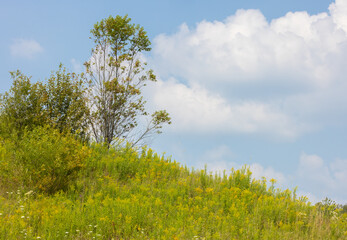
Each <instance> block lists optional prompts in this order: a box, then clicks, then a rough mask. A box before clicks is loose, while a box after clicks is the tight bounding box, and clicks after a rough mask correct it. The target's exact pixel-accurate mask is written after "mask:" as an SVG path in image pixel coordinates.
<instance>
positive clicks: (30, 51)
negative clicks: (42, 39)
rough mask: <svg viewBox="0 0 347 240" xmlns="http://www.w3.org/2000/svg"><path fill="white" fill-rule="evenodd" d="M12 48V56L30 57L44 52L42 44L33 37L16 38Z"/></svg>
mask: <svg viewBox="0 0 347 240" xmlns="http://www.w3.org/2000/svg"><path fill="white" fill-rule="evenodd" d="M10 50H11V55H12V56H14V57H21V58H28V59H32V58H33V57H34V56H35V55H37V54H39V53H41V52H43V48H42V46H41V45H40V44H39V43H38V42H37V41H35V40H33V39H14V40H13V43H12V45H11V46H10Z"/></svg>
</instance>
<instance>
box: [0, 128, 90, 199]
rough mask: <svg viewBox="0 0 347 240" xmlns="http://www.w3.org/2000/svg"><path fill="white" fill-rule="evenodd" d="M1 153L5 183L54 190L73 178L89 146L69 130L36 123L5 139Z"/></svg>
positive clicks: (37, 189) (68, 182)
mask: <svg viewBox="0 0 347 240" xmlns="http://www.w3.org/2000/svg"><path fill="white" fill-rule="evenodd" d="M0 154H1V155H0V157H1V161H0V172H1V173H2V177H1V183H2V184H1V185H2V186H6V185H10V186H12V187H13V185H16V187H17V188H24V189H31V190H35V191H42V192H46V193H49V194H52V193H55V192H57V191H59V190H66V189H67V187H68V186H69V185H70V184H71V183H73V182H74V180H75V179H76V177H77V174H78V172H79V170H81V168H83V166H84V164H85V161H86V158H87V157H88V156H89V154H90V150H89V149H88V148H87V147H86V146H84V145H83V144H82V143H80V142H79V141H78V140H76V139H75V138H74V137H73V136H72V135H71V134H69V133H65V134H61V133H60V132H59V131H58V130H56V129H53V128H49V127H37V128H34V129H33V130H32V131H28V130H26V131H24V134H23V136H22V137H21V138H20V139H19V140H15V141H13V142H11V141H9V140H6V141H3V143H2V145H1V146H0Z"/></svg>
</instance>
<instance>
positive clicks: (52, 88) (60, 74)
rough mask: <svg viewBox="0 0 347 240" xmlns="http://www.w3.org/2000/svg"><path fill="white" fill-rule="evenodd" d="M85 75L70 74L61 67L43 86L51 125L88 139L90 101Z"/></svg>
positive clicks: (61, 130) (44, 101)
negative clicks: (87, 95)
mask: <svg viewBox="0 0 347 240" xmlns="http://www.w3.org/2000/svg"><path fill="white" fill-rule="evenodd" d="M87 90H88V88H87V86H86V85H85V79H84V75H83V74H81V75H79V74H75V73H69V72H67V71H66V69H65V68H63V66H62V64H60V65H59V70H58V71H56V72H55V73H52V74H51V76H50V78H49V79H48V81H47V83H46V84H45V85H43V90H42V92H43V97H44V100H43V108H44V110H45V111H46V115H47V119H48V121H49V123H50V125H52V126H54V127H55V128H57V129H59V130H60V132H63V131H69V132H71V133H73V134H78V135H79V136H81V137H82V138H83V139H87V138H88V134H89V131H88V128H89V127H88V121H87V119H88V115H89V107H88V102H87V101H88V99H87V97H86V92H87Z"/></svg>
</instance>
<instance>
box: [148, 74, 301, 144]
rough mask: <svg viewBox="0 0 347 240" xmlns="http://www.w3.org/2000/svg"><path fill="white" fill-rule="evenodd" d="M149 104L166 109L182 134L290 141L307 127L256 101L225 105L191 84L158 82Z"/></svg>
mask: <svg viewBox="0 0 347 240" xmlns="http://www.w3.org/2000/svg"><path fill="white" fill-rule="evenodd" d="M150 94H151V103H152V104H153V105H155V106H156V108H160V109H161V108H163V109H167V110H168V112H169V113H170V115H171V117H172V120H173V122H174V126H173V127H171V128H170V129H171V130H172V131H175V132H185V133H189V132H190V133H192V132H194V133H209V134H211V133H224V134H230V133H234V132H241V133H260V134H262V133H268V132H270V133H271V134H270V135H272V136H274V137H280V138H283V137H284V138H286V139H287V138H294V137H296V136H297V135H298V134H300V133H302V132H303V131H305V130H307V129H308V127H307V126H304V125H303V124H298V123H296V122H295V121H294V119H292V118H290V117H288V116H286V115H285V114H284V113H282V112H281V110H280V109H278V107H277V106H275V105H271V104H266V103H262V102H258V101H252V100H248V101H237V102H234V103H229V102H228V101H227V100H226V99H225V98H223V97H221V96H219V95H218V94H212V93H210V92H209V91H207V90H206V89H204V88H202V87H200V86H198V85H195V86H194V87H188V86H186V85H184V84H181V83H178V82H177V81H175V80H174V79H170V80H169V81H166V82H163V81H158V82H157V83H156V86H153V87H152V89H151V93H150Z"/></svg>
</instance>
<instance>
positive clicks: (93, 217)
mask: <svg viewBox="0 0 347 240" xmlns="http://www.w3.org/2000/svg"><path fill="white" fill-rule="evenodd" d="M83 147H84V150H85V151H89V152H90V154H89V155H88V157H87V158H86V159H85V162H84V163H83V167H82V168H81V170H79V172H78V175H77V176H76V177H75V178H74V181H73V182H72V183H71V184H69V187H68V189H65V190H64V191H63V190H60V191H57V192H55V193H54V194H48V193H45V192H42V191H40V189H39V188H35V186H36V185H30V187H28V186H25V185H23V184H19V185H17V186H13V185H8V186H6V185H5V184H3V185H1V188H0V239H201V240H202V239H291V240H292V239H315V240H316V239H324V240H325V239H347V214H342V213H341V212H339V210H338V209H336V207H335V206H334V205H329V204H326V205H320V206H313V205H311V204H310V203H309V202H308V201H307V199H306V198H297V197H296V194H295V190H294V191H290V190H281V189H277V188H276V187H275V180H273V179H272V180H270V182H267V181H266V179H263V180H260V181H259V180H254V179H253V178H252V175H251V172H250V171H249V170H248V168H247V167H243V168H242V169H238V170H234V169H233V170H232V171H231V174H230V175H227V174H211V173H208V172H206V170H191V169H188V168H187V167H184V166H182V165H180V164H179V163H177V162H175V161H172V160H170V158H165V157H163V156H160V155H158V154H156V153H154V152H153V151H152V150H151V149H142V151H135V150H133V149H131V148H127V147H125V148H121V147H119V148H113V149H110V150H108V149H107V148H105V147H103V146H101V145H93V146H90V147H88V150H86V149H85V146H83ZM81 149H82V147H81ZM52 151H53V150H52ZM0 152H1V151H0ZM8 152H9V151H7V152H6V151H4V150H3V151H2V152H1V154H0V157H1V158H0V159H1V161H0V164H2V165H3V166H5V165H6V166H8V163H6V161H10V160H8V159H10V158H9V155H8ZM60 160H61V159H60ZM79 161H80V160H79ZM0 166H1V165H0ZM27 176H28V175H27ZM0 178H1V177H0ZM19 182H20V181H19ZM15 187H16V188H15Z"/></svg>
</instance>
